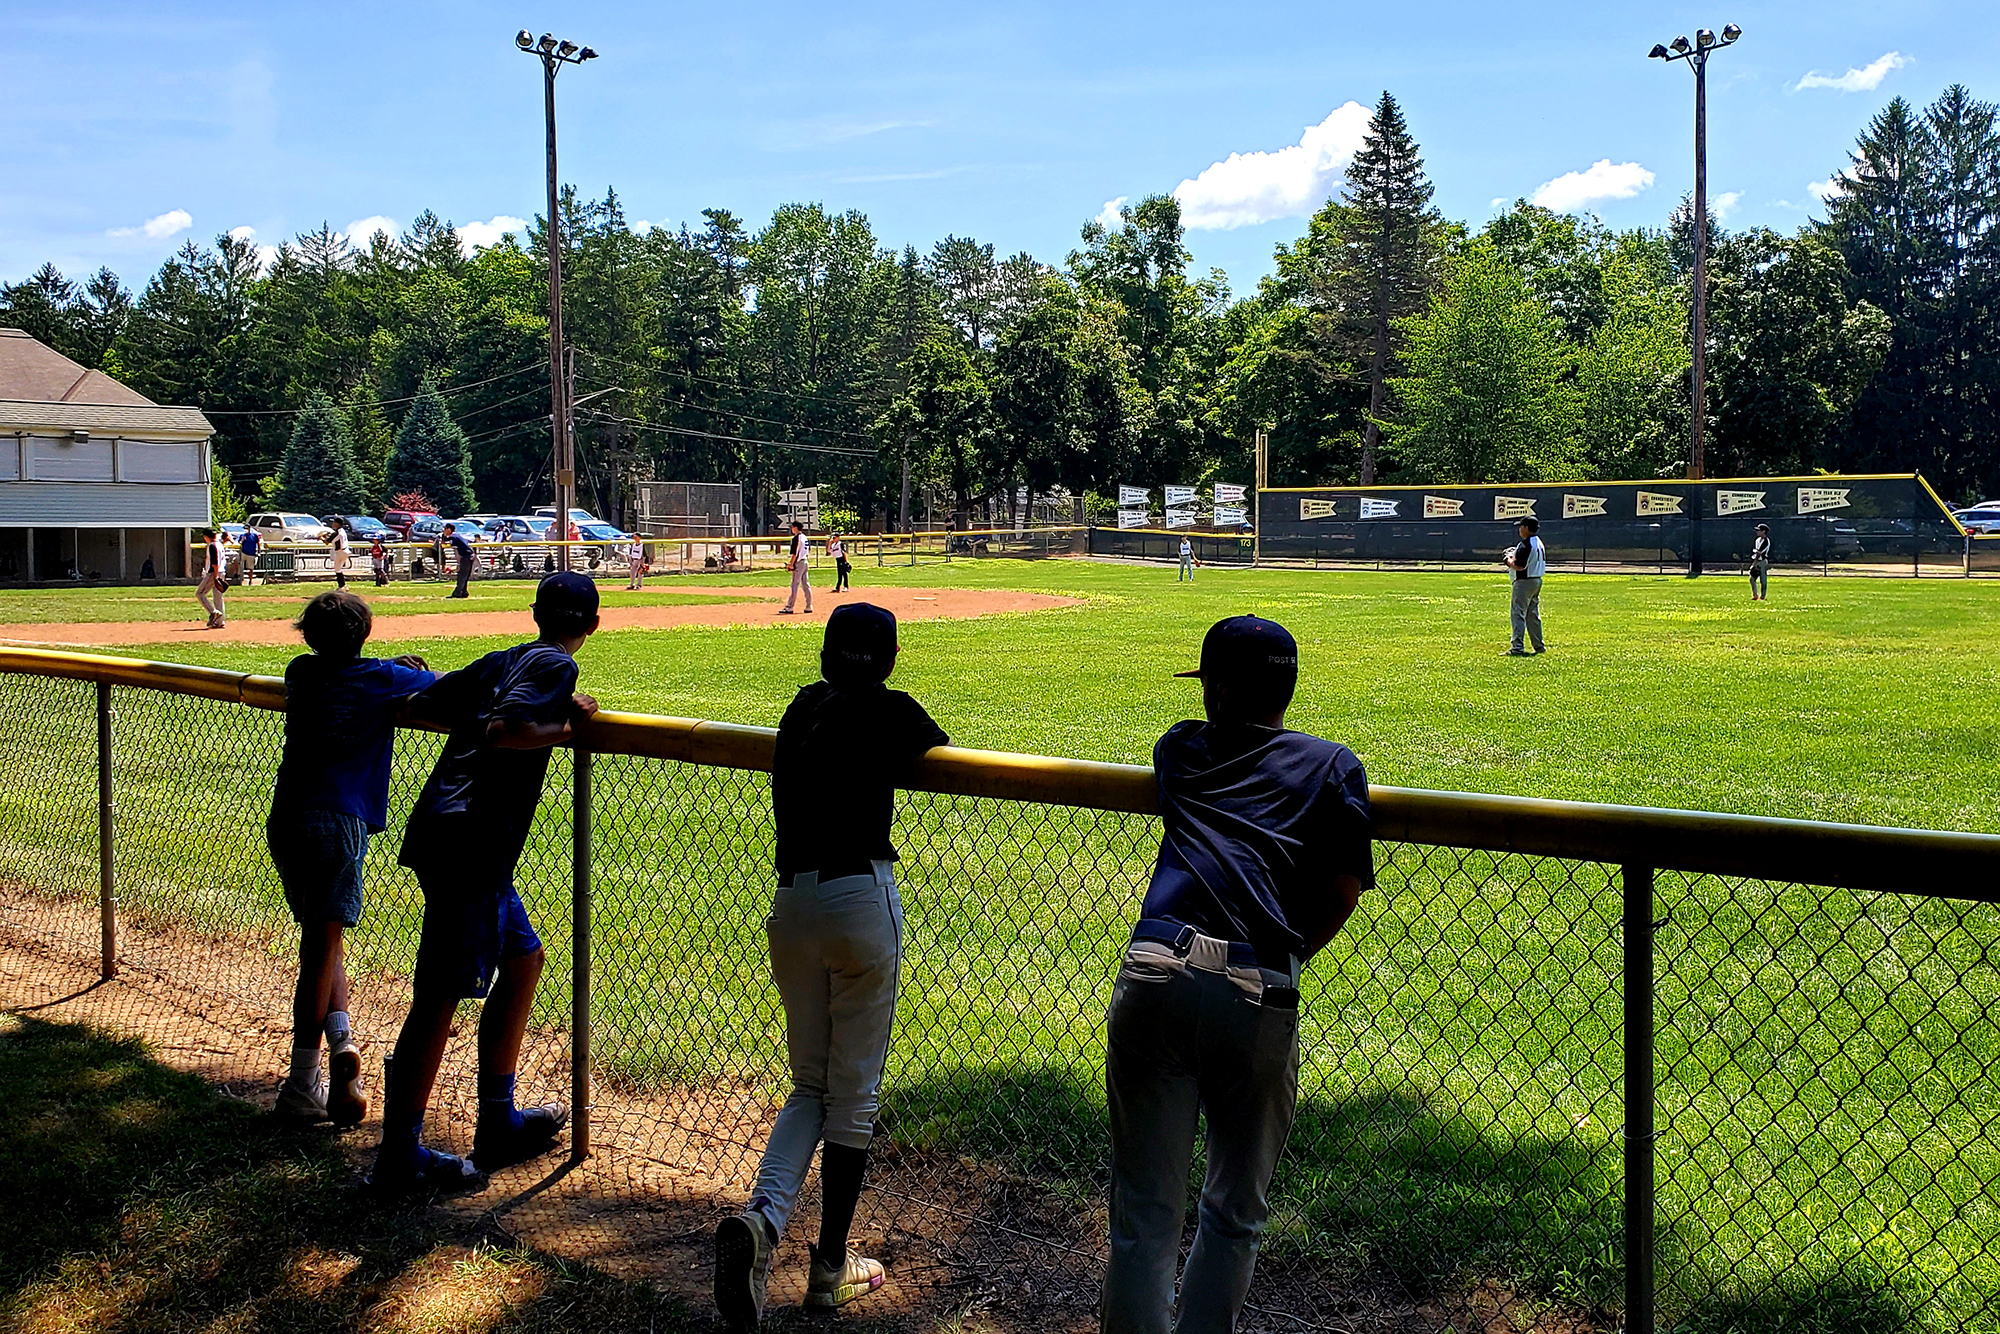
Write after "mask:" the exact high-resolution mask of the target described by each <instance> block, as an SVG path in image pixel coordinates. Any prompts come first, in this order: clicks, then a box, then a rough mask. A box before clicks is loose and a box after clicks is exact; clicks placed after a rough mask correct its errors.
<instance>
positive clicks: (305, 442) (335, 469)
mask: <svg viewBox="0 0 2000 1334" xmlns="http://www.w3.org/2000/svg"><path fill="white" fill-rule="evenodd" d="M272 500H273V503H274V504H276V505H277V506H278V508H280V509H287V510H298V511H301V512H303V513H306V514H358V513H360V512H361V510H362V509H363V508H364V507H365V506H366V504H367V500H368V497H367V493H366V492H365V491H364V490H363V489H362V484H361V469H360V468H359V467H357V466H356V465H355V462H354V442H353V440H352V439H350V438H349V436H348V434H347V422H346V421H345V420H344V419H343V418H342V417H341V414H340V411H339V409H337V408H335V407H334V405H333V401H332V400H331V399H329V398H328V397H327V396H326V394H325V393H324V392H322V391H319V390H314V391H313V395H312V398H311V399H310V401H308V403H307V404H306V408H305V411H303V412H301V413H300V414H299V415H298V417H297V419H296V420H295V421H294V423H293V426H292V439H291V443H290V444H288V445H286V446H285V459H284V462H283V463H282V464H281V465H279V468H278V488H277V491H276V493H275V494H274V496H273V497H272Z"/></svg>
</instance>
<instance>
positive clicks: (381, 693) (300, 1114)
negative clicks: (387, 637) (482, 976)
mask: <svg viewBox="0 0 2000 1334" xmlns="http://www.w3.org/2000/svg"><path fill="white" fill-rule="evenodd" d="M373 624H374V617H373V615H372V614H371V613H370V612H369V610H368V604H367V603H365V602H363V601H362V600H361V599H360V598H358V597H356V596H354V594H352V593H341V592H329V593H321V594H320V595H319V596H318V597H316V598H314V599H313V600H312V601H311V602H308V603H307V604H306V608H305V610H304V611H303V612H301V613H300V615H299V619H298V621H297V622H296V623H295V624H294V625H293V627H292V628H293V629H295V630H297V631H298V632H299V633H300V634H301V635H303V636H304V637H305V641H306V646H307V647H308V648H310V649H312V652H310V653H303V654H300V655H299V656H298V657H296V658H293V659H292V660H291V662H290V663H289V664H287V666H286V667H285V751H284V756H283V758H282V759H280V760H279V762H278V777H277V782H276V784H275V786H274V787H273V789H272V792H271V814H270V817H269V818H268V819H267V820H266V821H265V823H264V840H265V842H266V843H267V844H268V845H269V847H270V849H271V861H272V862H273V863H274V864H275V865H276V866H277V868H278V878H279V879H280V880H281V881H282V882H283V883H284V886H285V902H286V903H287V904H289V905H290V907H291V910H292V917H293V919H294V920H295V921H297V922H298V924H299V985H298V989H297V990H296V991H295V992H294V993H293V996H292V1068H291V1072H290V1073H289V1074H288V1075H287V1076H286V1077H285V1082H284V1085H283V1086H282V1087H281V1088H280V1089H279V1090H278V1105H277V1111H278V1114H279V1115H281V1116H285V1117H288V1118H290V1119H292V1120H297V1121H303V1122H306V1123H309V1124H310V1123H313V1122H319V1121H328V1120H330V1121H332V1122H333V1123H334V1124H335V1125H337V1126H351V1125H357V1124H359V1123H360V1121H361V1119H362V1118H363V1117H365V1116H367V1115H368V1095H367V1093H366V1092H365V1091H364V1090H363V1088H362V1086H361V1053H360V1051H359V1049H357V1048H356V1047H355V1045H354V1029H353V1025H352V1024H351V1023H350V1022H349V1020H348V1003H349V1002H348V993H347V969H346V967H345V966H344V964H343V962H342V946H343V944H344V942H345V932H346V931H347V929H348V928H349V927H352V926H354V925H356V924H358V923H359V922H360V921H361V868H362V863H363V862H364V861H365V860H366V859H367V856H368V839H369V836H370V835H371V834H379V833H381V832H382V829H383V827H384V826H385V825H387V824H388V820H389V754H390V749H391V747H392V746H393V745H394V744H395V716H396V709H397V706H398V705H400V704H401V703H402V701H403V700H404V699H406V698H407V697H409V696H411V695H414V694H415V693H416V692H417V691H419V690H422V689H423V688H424V687H425V686H427V685H429V684H430V683H431V682H433V681H435V680H436V679H437V673H436V672H433V671H428V670H426V669H425V667H424V660H423V659H422V658H416V657H402V658H396V659H394V660H393V661H385V660H383V659H381V658H364V657H362V656H361V647H362V645H363V644H366V643H367V642H368V634H369V631H370V629H371V628H372V627H373ZM322 1032H324V1033H325V1034H326V1040H327V1047H328V1049H329V1050H330V1052H331V1053H332V1059H331V1062H330V1064H331V1073H332V1079H331V1080H330V1081H329V1079H328V1078H327V1075H326V1074H325V1073H323V1072H322V1071H321V1070H320V1065H319V1040H320V1034H321V1033H322Z"/></svg>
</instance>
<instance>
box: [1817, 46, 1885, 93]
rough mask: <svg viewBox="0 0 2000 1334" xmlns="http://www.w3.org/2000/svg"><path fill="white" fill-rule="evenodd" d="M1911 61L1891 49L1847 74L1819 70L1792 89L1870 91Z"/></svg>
mask: <svg viewBox="0 0 2000 1334" xmlns="http://www.w3.org/2000/svg"><path fill="white" fill-rule="evenodd" d="M1909 63H1910V58H1909V57H1908V56H1906V55H1904V54H1902V53H1901V52H1900V51H1891V52H1889V53H1888V54H1886V55H1884V56H1883V57H1882V58H1881V59H1879V60H1876V61H1872V62H1871V63H1869V64H1868V65H1866V66H1864V67H1862V68H1861V69H1850V70H1848V71H1847V73H1845V74H1821V73H1820V72H1819V71H1818V70H1814V71H1813V72H1812V73H1810V74H1808V75H1806V76H1805V77H1804V78H1803V79H1800V80H1799V81H1798V82H1797V83H1796V84H1794V85H1792V91H1793V92H1798V91H1799V90H1800V89H1803V88H1837V89H1839V90H1840V91H1841V92H1843V93H1870V92H1873V91H1875V89H1877V88H1879V87H1881V86H1882V80H1884V79H1886V78H1888V77H1889V71H1890V70H1895V69H1901V68H1903V66H1905V65H1907V64H1909Z"/></svg>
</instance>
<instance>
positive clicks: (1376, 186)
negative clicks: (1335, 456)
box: [1301, 92, 1445, 486]
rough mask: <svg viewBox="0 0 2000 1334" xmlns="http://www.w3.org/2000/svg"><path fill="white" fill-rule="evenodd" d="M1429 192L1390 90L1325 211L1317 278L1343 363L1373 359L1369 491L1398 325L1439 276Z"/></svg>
mask: <svg viewBox="0 0 2000 1334" xmlns="http://www.w3.org/2000/svg"><path fill="white" fill-rule="evenodd" d="M1431 193H1432V192H1431V183H1430V178H1429V177H1428V176H1426V175H1425V174H1424V161H1423V158H1422V157H1421V156H1419V155H1418V152H1417V144H1416V141H1415V140H1414V139H1412V138H1411V137H1410V131H1409V126H1408V125H1407V124H1405V123H1404V120H1403V111H1402V108H1401V107H1399V106H1397V105H1396V99H1395V98H1394V97H1391V96H1390V95H1389V94H1388V93H1387V92H1384V93H1383V94H1382V100H1381V101H1380V102H1378V103H1377V104H1376V106H1375V114H1374V116H1373V117H1372V118H1371V119H1370V120H1369V122H1368V134H1367V136H1366V137H1365V138H1364V139H1363V140H1362V141H1361V150H1360V151H1359V152H1357V153H1356V154H1355V155H1354V160H1353V161H1352V162H1351V163H1349V164H1348V167H1347V185H1346V188H1345V189H1344V190H1343V191H1342V197H1341V198H1340V199H1339V200H1337V201H1334V202H1332V203H1329V204H1328V205H1327V206H1326V208H1325V209H1324V210H1322V213H1323V215H1325V216H1324V221H1325V224H1326V226H1325V228H1324V232H1325V239H1324V241H1323V242H1322V245H1323V253H1322V255H1321V256H1320V259H1321V263H1320V264H1319V265H1316V266H1314V272H1313V274H1312V278H1311V280H1310V282H1311V287H1312V296H1313V304H1314V305H1315V306H1316V307H1317V308H1318V309H1319V311H1320V313H1321V325H1322V338H1324V339H1325V340H1327V341H1329V342H1331V343H1332V344H1333V345H1334V348H1333V350H1334V351H1335V354H1336V356H1337V357H1338V358H1339V359H1341V360H1346V361H1348V362H1349V363H1350V364H1353V363H1362V362H1365V363H1366V369H1365V371H1363V372H1362V375H1363V377H1364V378H1365V379H1366V381H1367V384H1368V412H1367V417H1366V419H1365V424H1364V426H1363V429H1362V439H1361V467H1360V474H1361V475H1360V481H1361V484H1362V485H1363V486H1367V485H1369V484H1371V483H1373V482H1374V480H1375V473H1376V469H1377V447H1378V446H1379V444H1380V443H1381V438H1382V421H1383V418H1384V417H1385V416H1386V415H1387V413H1388V409H1389V390H1390V381H1391V379H1392V377H1393V376H1394V375H1395V374H1396V371H1397V369H1398V367H1397V356H1396V354H1397V350H1398V345H1399V336H1398V334H1397V331H1396V323H1395V322H1396V321H1397V320H1398V319H1401V318H1403V317H1405V316H1409V315H1414V314H1416V313H1417V312H1419V311H1421V310H1423V309H1424V308H1425V306H1426V304H1427V303H1428V301H1429V298H1430V294H1431V292H1432V290H1433V289H1434V288H1435V287H1436V286H1437V283H1438V279H1439V276H1440V265H1441V264H1442V262H1443V256H1444V238H1445V222H1444V217H1443V215H1442V214H1440V213H1439V212H1438V210H1437V208H1436V207H1435V206H1434V205H1433V204H1432V203H1431ZM1319 221H1321V220H1320V219H1316V220H1315V222H1316V223H1317V222H1319ZM1314 231H1315V232H1320V231H1322V228H1321V227H1319V226H1315V228H1314ZM1308 239H1309V240H1312V239H1314V238H1308ZM1301 244H1302V245H1304V244H1306V243H1305V242H1302V243H1301Z"/></svg>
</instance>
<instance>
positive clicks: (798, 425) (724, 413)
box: [614, 386, 874, 443]
mask: <svg viewBox="0 0 2000 1334" xmlns="http://www.w3.org/2000/svg"><path fill="white" fill-rule="evenodd" d="M614 387H615V386H614ZM661 401H662V402H666V403H671V404H673V405H674V406H675V407H680V408H691V409H693V410H694V411H696V412H706V413H707V414H708V415H709V416H711V417H738V418H741V419H742V420H744V421H747V422H756V423H757V424H758V425H760V426H783V427H786V428H788V429H790V430H794V431H811V432H812V433H813V434H815V435H844V436H846V437H847V438H848V439H850V440H867V441H870V442H871V443H872V442H873V439H874V437H872V436H868V435H864V434H862V433H861V432H860V431H843V430H841V429H840V428H839V427H837V426H811V425H808V424H806V423H803V422H788V421H780V420H779V419H777V418H776V417H759V416H757V415H756V414H754V413H749V412H738V411H736V410H735V409H734V408H712V407H710V406H708V405H707V404H706V403H690V402H688V401H687V400H686V399H681V398H665V397H662V399H661Z"/></svg>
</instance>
